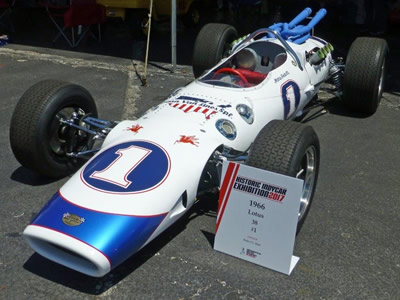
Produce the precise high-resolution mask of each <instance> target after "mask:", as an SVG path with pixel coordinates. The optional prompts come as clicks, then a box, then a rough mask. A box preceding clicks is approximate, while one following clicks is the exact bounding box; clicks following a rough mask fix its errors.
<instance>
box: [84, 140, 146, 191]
mask: <svg viewBox="0 0 400 300" xmlns="http://www.w3.org/2000/svg"><path fill="white" fill-rule="evenodd" d="M150 153H151V150H148V149H144V148H141V147H137V146H130V147H129V148H125V149H119V150H117V151H116V152H115V154H117V155H118V157H117V158H116V159H115V160H114V161H113V162H112V163H111V164H110V165H108V167H106V168H104V169H103V170H101V171H94V172H93V173H92V175H90V176H89V177H90V178H95V179H99V180H103V181H107V182H110V183H112V184H115V185H118V186H120V187H122V188H125V189H126V188H128V187H129V185H130V184H131V183H132V181H130V180H128V179H127V178H128V175H129V174H130V173H131V172H133V170H134V169H135V168H136V167H137V166H138V165H139V164H140V163H141V162H142V161H143V160H144V159H145V158H146V157H147V156H148V155H149V154H150Z"/></svg>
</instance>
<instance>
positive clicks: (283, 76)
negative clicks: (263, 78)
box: [274, 71, 290, 83]
mask: <svg viewBox="0 0 400 300" xmlns="http://www.w3.org/2000/svg"><path fill="white" fill-rule="evenodd" d="M289 74H290V73H289V71H285V72H284V73H282V74H281V75H280V76H278V77H277V78H274V82H275V83H277V82H279V81H281V80H282V79H283V78H285V77H286V76H288V75H289Z"/></svg>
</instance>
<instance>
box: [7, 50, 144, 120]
mask: <svg viewBox="0 0 400 300" xmlns="http://www.w3.org/2000/svg"><path fill="white" fill-rule="evenodd" d="M0 55H4V56H7V57H11V58H13V59H16V60H18V59H25V60H31V61H32V60H36V61H46V62H51V63H55V64H62V65H67V66H70V67H73V68H96V69H102V70H109V71H116V72H123V73H126V74H127V75H128V80H127V84H126V91H125V99H124V105H123V110H122V119H123V120H124V119H134V118H135V113H136V111H137V107H136V101H137V100H138V99H139V97H140V89H139V86H138V84H140V81H139V80H138V79H137V76H136V73H135V70H134V67H133V64H140V62H135V61H132V60H129V63H127V64H123V63H121V64H117V63H107V62H102V61H99V60H86V59H82V58H70V57H65V56H62V55H55V54H45V53H39V52H35V51H29V50H15V49H9V48H2V49H1V50H0ZM126 62H128V60H126Z"/></svg>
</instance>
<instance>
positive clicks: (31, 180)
mask: <svg viewBox="0 0 400 300" xmlns="http://www.w3.org/2000/svg"><path fill="white" fill-rule="evenodd" d="M10 178H11V180H13V181H17V182H19V183H22V184H26V185H31V186H42V185H47V184H50V183H53V182H56V181H58V180H59V179H54V178H46V177H43V176H41V175H39V174H37V173H35V172H34V171H31V170H29V169H27V168H24V167H19V168H17V169H16V170H15V171H14V172H13V173H12V174H11V176H10Z"/></svg>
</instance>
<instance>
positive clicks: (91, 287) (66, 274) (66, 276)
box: [23, 194, 218, 296]
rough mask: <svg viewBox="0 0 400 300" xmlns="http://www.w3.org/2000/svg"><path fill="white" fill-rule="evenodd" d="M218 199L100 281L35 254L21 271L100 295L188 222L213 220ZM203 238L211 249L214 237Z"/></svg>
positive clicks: (207, 199)
mask: <svg viewBox="0 0 400 300" xmlns="http://www.w3.org/2000/svg"><path fill="white" fill-rule="evenodd" d="M217 199H218V196H217V195H216V194H209V195H205V196H204V197H203V198H202V199H200V200H199V201H197V202H196V203H195V204H194V205H193V206H192V208H190V209H189V211H188V212H187V213H186V214H185V215H184V216H183V217H182V218H181V219H180V220H178V221H177V222H176V223H174V224H173V225H172V226H171V227H170V228H168V229H167V230H166V231H164V232H163V233H162V234H161V235H160V236H158V237H157V238H156V239H155V240H153V241H152V242H151V243H150V244H148V245H147V246H145V247H144V248H143V249H141V250H140V251H139V252H137V253H136V254H134V255H132V256H131V257H130V258H128V259H127V260H126V261H125V262H123V263H122V264H121V265H119V266H118V267H116V268H115V269H113V270H112V271H111V272H110V273H108V274H106V275H105V276H103V277H100V278H96V277H91V276H87V275H85V274H82V273H79V272H77V271H74V270H72V269H69V268H67V267H64V266H62V265H60V264H57V263H55V262H52V261H50V260H48V259H46V258H44V257H42V256H41V255H39V254H37V253H34V254H33V255H32V256H31V257H30V258H29V259H28V260H27V261H26V262H25V264H24V265H23V268H24V269H25V270H27V271H28V272H31V273H33V274H35V275H37V276H40V277H42V278H44V279H46V280H49V281H52V282H54V283H56V284H61V285H64V286H66V287H69V288H71V289H74V290H77V291H79V292H81V293H85V294H89V295H94V296H98V295H101V294H102V293H104V292H106V291H107V290H109V289H110V288H112V287H113V286H115V285H116V284H118V283H119V282H120V281H122V280H123V279H124V278H125V277H127V276H129V274H131V273H132V272H134V271H135V270H137V269H138V268H139V267H140V266H141V265H143V264H144V263H146V262H147V261H148V260H149V259H150V258H152V257H153V256H155V255H156V254H157V253H158V252H159V251H160V250H161V249H162V248H163V247H164V246H165V245H167V244H168V243H169V242H171V241H172V240H173V239H174V238H175V237H176V236H177V235H179V234H180V233H181V232H182V231H184V230H185V229H186V226H187V224H188V223H189V222H190V221H191V220H193V219H195V218H197V217H200V216H203V215H208V216H211V217H215V216H216V210H217V203H218V201H217ZM203 233H204V232H203ZM205 236H206V238H207V240H208V241H209V242H210V246H211V247H213V240H214V238H213V234H212V233H207V234H205Z"/></svg>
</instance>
